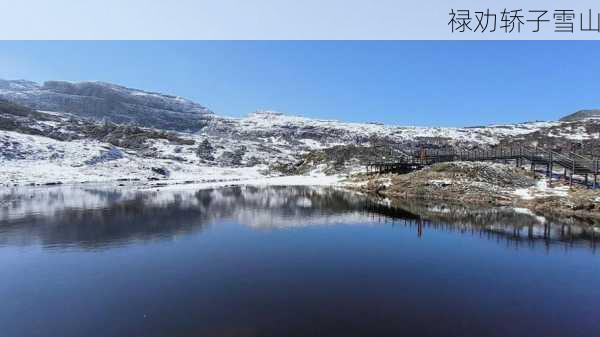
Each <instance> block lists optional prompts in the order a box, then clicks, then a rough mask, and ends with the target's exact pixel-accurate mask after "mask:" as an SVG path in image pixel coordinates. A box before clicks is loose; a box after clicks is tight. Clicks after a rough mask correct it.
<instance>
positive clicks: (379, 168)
mask: <svg viewBox="0 0 600 337" xmlns="http://www.w3.org/2000/svg"><path fill="white" fill-rule="evenodd" d="M452 161H493V162H504V163H509V162H514V163H515V165H516V166H524V165H530V166H531V170H532V171H534V170H536V168H538V167H539V166H542V167H543V168H544V171H545V173H546V176H548V177H550V178H552V177H553V175H554V172H555V168H559V169H563V174H562V175H561V176H562V177H564V178H565V179H568V180H569V183H570V185H572V184H573V183H574V182H575V183H582V184H584V185H586V186H590V181H589V180H588V178H590V177H593V185H591V186H593V187H596V183H597V178H598V174H600V158H596V157H594V158H592V157H586V156H582V155H579V154H576V153H573V152H570V153H568V154H562V153H558V152H555V151H551V150H547V149H543V148H538V147H532V146H514V147H498V148H494V149H490V150H470V151H469V150H466V151H443V150H419V151H413V152H410V153H406V152H402V153H397V154H391V155H390V158H386V159H383V160H381V161H377V162H370V163H368V164H367V165H366V167H367V173H408V172H412V171H415V170H419V169H421V168H423V167H425V166H428V165H431V164H435V163H443V162H452ZM574 175H575V176H579V177H580V178H578V179H577V178H575V179H574V177H573V176H574Z"/></svg>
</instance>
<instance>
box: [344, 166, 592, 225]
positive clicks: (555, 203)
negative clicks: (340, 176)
mask: <svg viewBox="0 0 600 337" xmlns="http://www.w3.org/2000/svg"><path fill="white" fill-rule="evenodd" d="M542 179H545V178H544V177H539V176H538V177H536V176H535V175H534V174H533V173H532V172H529V171H527V170H525V169H522V168H515V167H514V166H510V165H504V164H494V163H478V162H451V163H439V164H434V165H432V166H430V167H427V168H424V169H422V170H419V171H415V172H411V173H408V174H383V175H366V174H359V175H355V176H353V177H351V178H350V180H349V183H348V185H349V186H350V188H352V189H355V190H358V191H361V192H365V193H369V194H376V195H378V196H382V197H387V198H390V199H392V200H394V199H421V200H432V201H439V202H446V203H452V204H456V205H464V206H467V205H472V206H484V205H485V206H511V207H520V208H527V209H530V210H531V211H532V212H534V213H536V214H539V215H543V216H548V217H552V218H554V219H560V220H562V221H570V220H574V219H575V220H578V221H585V222H588V223H590V224H600V190H592V189H587V188H585V187H583V186H574V187H572V188H569V187H568V185H566V183H565V182H561V181H553V182H552V183H551V185H552V186H551V187H550V186H546V182H545V181H544V180H542Z"/></svg>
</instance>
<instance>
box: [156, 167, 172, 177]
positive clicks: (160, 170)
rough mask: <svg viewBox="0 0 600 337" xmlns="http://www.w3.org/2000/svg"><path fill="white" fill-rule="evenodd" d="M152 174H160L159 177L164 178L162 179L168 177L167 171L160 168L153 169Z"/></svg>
mask: <svg viewBox="0 0 600 337" xmlns="http://www.w3.org/2000/svg"><path fill="white" fill-rule="evenodd" d="M152 172H154V173H156V174H160V175H161V176H164V177H168V176H169V171H168V170H167V169H165V168H162V167H153V168H152Z"/></svg>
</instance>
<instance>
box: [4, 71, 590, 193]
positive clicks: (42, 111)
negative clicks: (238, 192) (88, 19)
mask: <svg viewBox="0 0 600 337" xmlns="http://www.w3.org/2000/svg"><path fill="white" fill-rule="evenodd" d="M0 97H3V98H4V99H6V100H8V101H0V163H1V164H2V166H3V171H2V172H0V177H1V178H2V181H3V183H4V184H5V185H14V184H17V185H21V184H29V183H35V184H40V183H53V182H57V181H60V182H82V181H115V180H117V179H137V180H142V181H144V180H147V179H152V180H156V179H159V180H161V181H172V182H173V181H175V182H186V181H204V180H210V179H230V178H231V179H238V178H243V177H247V176H252V177H257V176H264V175H278V174H284V175H290V174H294V175H296V174H312V175H320V174H327V175H337V174H348V173H352V172H356V171H360V170H361V169H362V165H363V164H364V163H365V162H367V161H370V160H380V159H382V158H386V157H389V156H390V155H394V153H396V152H402V151H409V150H415V149H418V148H423V147H425V148H433V149H436V148H448V147H452V148H455V149H472V148H483V149H485V148H488V147H491V146H497V145H508V144H514V143H525V144H531V145H539V146H545V147H551V148H554V149H558V150H560V149H565V151H571V150H572V149H573V148H574V147H578V148H579V149H580V150H585V151H595V150H597V149H598V148H599V147H600V146H599V144H600V143H599V138H600V119H584V120H576V121H553V122H529V123H516V124H506V125H490V126H480V127H462V128H441V127H415V126H387V125H382V124H375V123H347V122H342V121H335V120H321V119H311V118H305V117H300V116H290V115H286V114H283V113H278V112H272V111H259V112H255V113H252V114H250V115H248V116H247V117H244V118H228V117H222V116H218V115H215V114H213V113H212V112H211V111H210V110H208V109H207V108H204V107H203V106H202V105H200V104H198V103H195V102H192V101H188V100H185V99H183V98H180V97H176V96H170V95H163V94H158V93H150V92H146V91H142V90H137V89H130V88H126V87H123V86H118V85H114V84H109V83H101V82H82V83H70V82H59V81H52V82H46V83H45V84H44V85H38V84H36V83H34V82H28V81H0ZM9 101H10V102H9ZM76 102H77V103H76ZM215 177H217V178H215Z"/></svg>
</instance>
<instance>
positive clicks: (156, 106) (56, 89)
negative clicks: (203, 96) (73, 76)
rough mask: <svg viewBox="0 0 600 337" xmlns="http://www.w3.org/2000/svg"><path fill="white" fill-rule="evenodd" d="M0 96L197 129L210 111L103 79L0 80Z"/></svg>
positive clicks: (159, 125) (60, 108) (38, 107)
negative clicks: (93, 80) (40, 82)
mask: <svg viewBox="0 0 600 337" xmlns="http://www.w3.org/2000/svg"><path fill="white" fill-rule="evenodd" d="M0 98H3V99H6V100H9V101H12V102H16V103H19V104H22V105H24V106H26V107H29V108H32V109H36V110H46V111H60V112H68V113H72V114H75V115H78V116H81V117H87V118H93V119H96V120H109V121H112V122H115V123H134V124H138V125H142V126H146V127H155V128H160V129H170V130H190V131H195V130H199V129H200V128H201V127H202V126H203V125H204V123H205V119H206V117H207V116H210V115H211V114H212V112H211V111H210V110H208V109H207V108H205V107H203V106H202V105H200V104H198V103H195V102H192V101H190V100H188V99H185V98H182V97H179V96H171V95H164V94H159V93H154V92H148V91H143V90H137V89H131V88H127V87H123V86H120V85H116V84H111V83H104V82H66V81H48V82H45V83H44V84H42V85H40V84H38V83H35V82H31V81H24V80H17V81H7V80H0Z"/></svg>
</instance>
